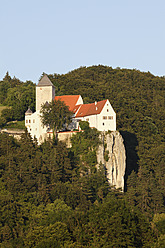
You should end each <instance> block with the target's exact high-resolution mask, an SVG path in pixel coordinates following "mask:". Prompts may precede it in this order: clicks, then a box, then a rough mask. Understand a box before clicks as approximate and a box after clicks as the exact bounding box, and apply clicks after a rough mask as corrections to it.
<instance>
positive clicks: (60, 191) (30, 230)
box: [0, 65, 165, 248]
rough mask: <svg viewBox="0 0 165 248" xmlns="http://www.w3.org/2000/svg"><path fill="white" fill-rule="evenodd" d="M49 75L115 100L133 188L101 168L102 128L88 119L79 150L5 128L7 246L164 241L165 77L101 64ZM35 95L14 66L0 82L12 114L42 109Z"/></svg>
mask: <svg viewBox="0 0 165 248" xmlns="http://www.w3.org/2000/svg"><path fill="white" fill-rule="evenodd" d="M49 78H50V80H51V81H52V82H53V83H54V85H55V88H56V94H57V95H63V94H81V95H82V97H83V99H85V102H86V103H90V102H94V101H95V100H97V101H99V100H103V99H105V98H108V99H109V100H110V102H111V104H112V106H113V107H114V109H115V111H116V112H117V128H118V130H120V132H121V134H122V136H123V138H124V144H125V147H126V157H127V161H126V162H127V168H126V175H125V180H126V192H125V193H124V194H123V193H120V192H117V191H115V190H114V189H111V188H110V187H109V185H108V182H107V179H106V176H105V170H104V167H103V165H98V169H96V164H97V160H96V149H97V146H98V144H99V142H100V141H99V132H97V130H96V129H90V128H89V126H88V123H84V122H83V123H82V129H83V130H84V131H83V132H80V133H77V135H76V136H73V138H72V148H71V149H67V148H66V146H65V145H64V144H63V143H61V142H58V143H57V144H56V143H54V142H52V141H47V142H45V143H43V144H42V145H41V146H38V145H37V143H36V142H35V141H32V139H31V137H30V135H29V134H28V133H27V132H25V134H24V135H23V136H22V139H21V140H20V141H16V140H15V139H13V138H12V137H9V136H8V135H6V134H0V229H1V236H0V242H1V247H18V248H19V247H148V248H150V247H152V248H157V247H162V248H163V247H164V246H165V243H164V241H165V237H164V233H165V231H164V212H165V207H164V205H165V204H164V199H165V184H164V182H165V167H164V161H165V155H164V150H165V149H164V126H165V125H164V119H165V118H164V117H165V115H164V113H165V112H164V85H165V78H163V77H155V76H153V75H152V74H150V73H142V72H140V71H137V70H127V69H120V68H116V69H112V68H111V67H107V66H101V65H99V66H92V67H88V68H86V67H82V68H79V69H77V70H74V71H72V72H69V73H68V74H66V75H58V74H53V75H49ZM34 94H35V86H34V85H33V84H32V83H31V82H27V83H22V82H20V81H19V80H18V79H16V78H13V79H12V78H11V77H10V76H9V74H8V73H7V74H6V76H5V78H4V79H3V80H2V81H1V82H0V102H1V104H3V105H4V103H5V104H7V105H10V106H11V107H12V108H11V109H13V110H14V117H13V118H16V119H17V118H18V119H19V118H22V117H21V116H23V115H24V111H26V110H27V108H28V106H30V108H31V109H32V110H33V111H34V105H35V100H34ZM19 115H20V116H19ZM16 116H17V117H16ZM9 117H10V115H8V118H9ZM4 120H5V121H6V119H5V118H4V117H1V126H3V125H4ZM58 125H59V126H60V125H61V124H58ZM80 125H81V124H80ZM105 150H106V147H105ZM105 155H107V156H108V154H105ZM105 158H106V156H105ZM107 159H108V157H107Z"/></svg>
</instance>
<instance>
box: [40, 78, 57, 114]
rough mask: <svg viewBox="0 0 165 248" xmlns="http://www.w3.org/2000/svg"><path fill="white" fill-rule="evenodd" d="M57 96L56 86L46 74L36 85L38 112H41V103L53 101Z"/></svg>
mask: <svg viewBox="0 0 165 248" xmlns="http://www.w3.org/2000/svg"><path fill="white" fill-rule="evenodd" d="M54 98H55V87H54V85H53V84H52V82H51V81H50V79H49V78H48V76H47V75H44V76H43V77H42V79H41V80H40V81H39V83H38V85H37V86H36V112H39V111H40V109H41V105H42V104H44V103H45V102H51V101H52V100H54Z"/></svg>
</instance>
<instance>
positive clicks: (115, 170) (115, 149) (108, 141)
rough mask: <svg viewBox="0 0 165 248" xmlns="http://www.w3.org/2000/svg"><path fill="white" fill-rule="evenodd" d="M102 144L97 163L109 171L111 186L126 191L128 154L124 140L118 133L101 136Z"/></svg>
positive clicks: (98, 151) (108, 176)
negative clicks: (125, 176) (125, 179)
mask: <svg viewBox="0 0 165 248" xmlns="http://www.w3.org/2000/svg"><path fill="white" fill-rule="evenodd" d="M100 138H101V140H102V144H101V145H100V146H99V148H98V150H97V161H98V166H99V164H100V163H101V164H103V165H104V166H105V168H106V170H107V178H108V181H109V183H110V185H112V186H114V187H115V188H116V189H119V188H120V189H121V190H122V191H124V175H125V169H126V152H125V147H124V143H123V138H122V136H121V134H120V133H119V132H118V131H113V132H111V133H108V134H105V135H104V134H102V135H101V137H100Z"/></svg>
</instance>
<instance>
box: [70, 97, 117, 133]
mask: <svg viewBox="0 0 165 248" xmlns="http://www.w3.org/2000/svg"><path fill="white" fill-rule="evenodd" d="M95 108H96V110H97V104H95ZM75 120H77V128H79V125H78V122H79V121H80V120H81V121H88V122H89V126H90V127H91V128H92V127H95V128H97V129H98V130H99V131H108V130H110V131H116V113H115V111H114V110H113V108H112V106H111V104H110V102H109V100H107V101H106V102H105V104H104V107H103V109H102V110H101V112H100V113H98V114H93V115H85V116H83V117H80V116H78V117H76V115H75Z"/></svg>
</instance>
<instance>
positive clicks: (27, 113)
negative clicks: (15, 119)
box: [25, 107, 33, 115]
mask: <svg viewBox="0 0 165 248" xmlns="http://www.w3.org/2000/svg"><path fill="white" fill-rule="evenodd" d="M32 113H33V112H32V111H31V109H30V107H28V110H27V111H26V112H25V115H31V114H32Z"/></svg>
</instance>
